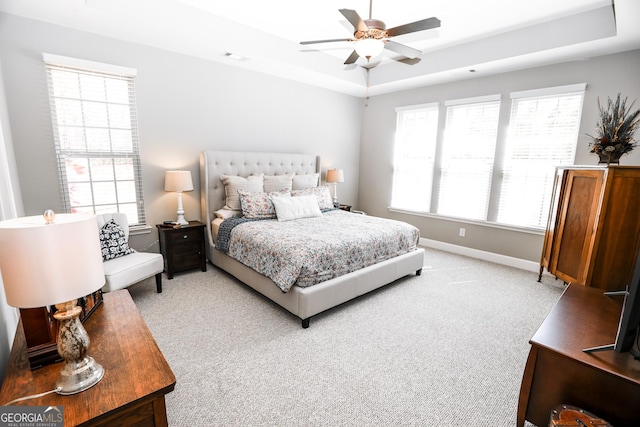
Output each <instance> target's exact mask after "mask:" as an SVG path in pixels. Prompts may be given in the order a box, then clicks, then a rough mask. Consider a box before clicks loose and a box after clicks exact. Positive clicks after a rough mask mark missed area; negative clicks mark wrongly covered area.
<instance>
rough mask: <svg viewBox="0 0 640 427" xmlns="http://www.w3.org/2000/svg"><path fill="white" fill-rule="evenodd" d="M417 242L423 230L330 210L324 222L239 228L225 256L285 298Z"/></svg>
mask: <svg viewBox="0 0 640 427" xmlns="http://www.w3.org/2000/svg"><path fill="white" fill-rule="evenodd" d="M212 225H213V228H214V229H215V228H216V225H215V223H214V224H212ZM218 225H219V224H218ZM418 239H419V230H418V229H417V228H416V227H414V226H412V225H410V224H407V223H405V222H401V221H395V220H391V219H385V218H378V217H373V216H367V215H358V214H354V213H350V212H345V211H342V210H332V211H328V212H324V213H323V215H322V216H321V217H314V218H302V219H296V220H293V221H278V220H277V219H265V220H260V221H250V222H244V223H241V224H238V225H237V226H235V227H234V228H233V229H232V231H231V233H230V237H229V242H228V252H226V253H227V254H228V255H229V256H230V257H232V258H234V259H235V260H237V261H239V262H241V263H242V264H244V265H246V266H248V267H250V268H252V269H253V270H255V271H257V272H258V273H260V274H262V275H264V276H266V277H268V278H270V279H271V280H272V281H273V282H274V283H275V284H276V285H277V286H278V287H279V288H280V290H281V291H282V292H287V291H289V290H290V289H291V287H292V286H294V285H295V286H299V287H303V288H304V287H309V286H312V285H315V284H317V283H321V282H324V281H327V280H330V279H333V278H336V277H339V276H342V275H344V274H347V273H351V272H354V271H356V270H360V269H362V268H365V267H368V266H371V265H374V264H377V263H379V262H382V261H385V260H388V259H390V258H394V257H396V256H399V255H402V254H406V253H408V252H411V251H413V250H415V249H416V247H417V244H418Z"/></svg>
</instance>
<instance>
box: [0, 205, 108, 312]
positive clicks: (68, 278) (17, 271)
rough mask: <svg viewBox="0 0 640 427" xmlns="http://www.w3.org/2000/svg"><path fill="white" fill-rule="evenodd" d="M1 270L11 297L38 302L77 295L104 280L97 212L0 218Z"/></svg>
mask: <svg viewBox="0 0 640 427" xmlns="http://www.w3.org/2000/svg"><path fill="white" fill-rule="evenodd" d="M0 273H1V274H2V282H3V283H4V288H5V293H6V296H7V302H8V303H9V304H10V305H12V306H14V307H19V308H37V307H44V306H48V305H54V304H60V303H63V302H67V301H73V300H76V299H78V298H81V297H84V296H86V295H89V294H90V293H92V292H94V291H96V290H98V289H100V288H101V287H102V286H104V283H105V278H104V267H103V265H102V253H101V250H100V237H99V235H98V222H97V220H96V218H95V216H94V215H88V214H59V215H56V216H55V220H54V223H52V224H47V223H46V222H45V219H44V218H43V217H42V216H30V217H23V218H16V219H10V220H7V221H1V222H0Z"/></svg>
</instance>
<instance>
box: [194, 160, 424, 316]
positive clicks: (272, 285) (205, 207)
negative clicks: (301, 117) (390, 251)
mask: <svg viewBox="0 0 640 427" xmlns="http://www.w3.org/2000/svg"><path fill="white" fill-rule="evenodd" d="M320 173H321V170H320V158H319V157H318V156H314V155H308V154H291V153H266V152H265V153H261V152H234V151H204V152H201V153H200V193H201V194H200V197H201V201H200V202H201V203H200V206H201V210H202V212H201V215H202V220H203V222H205V223H206V234H207V244H206V251H207V259H209V261H210V262H211V263H212V264H213V265H215V266H217V267H218V268H220V269H222V270H224V271H226V272H228V273H229V274H231V275H232V276H234V277H236V278H237V279H238V280H240V281H241V282H243V283H244V284H246V285H248V286H249V287H251V288H253V289H254V290H256V291H257V292H259V293H260V294H262V295H264V296H265V297H267V298H268V299H270V300H271V301H273V302H275V303H276V304H278V305H280V306H281V307H282V308H284V309H286V310H287V311H289V312H290V313H292V314H294V315H295V316H297V317H299V318H300V319H301V321H302V327H303V328H307V327H309V321H310V318H311V317H312V316H314V315H316V314H318V313H321V312H323V311H326V310H328V309H331V308H333V307H336V306H338V305H340V304H342V303H344V302H347V301H349V300H351V299H354V298H357V297H358V296H361V295H363V294H366V293H368V292H370V291H372V290H374V289H377V288H380V287H382V286H384V285H387V284H389V283H391V282H393V281H395V280H397V279H399V278H402V277H404V276H407V275H409V274H413V273H415V274H416V275H420V273H421V271H422V266H423V263H424V250H423V249H421V248H418V247H417V239H415V241H414V242H413V244H412V245H411V247H407V248H403V249H398V254H397V255H393V256H391V257H390V258H388V259H383V257H382V256H380V254H378V255H377V257H378V258H375V257H374V258H375V259H376V261H374V262H375V263H373V264H372V265H367V266H364V267H363V268H360V267H358V266H357V265H356V266H355V267H354V268H357V270H355V271H347V272H345V271H337V272H332V273H330V274H329V275H325V276H322V275H320V278H319V279H317V280H319V281H320V282H319V283H311V282H309V283H306V284H305V283H303V282H304V281H303V279H301V278H298V279H296V280H294V282H293V283H290V281H289V282H288V281H287V279H286V277H275V278H274V279H272V278H270V277H268V276H269V274H268V273H265V274H261V273H260V272H259V271H263V272H265V271H266V272H269V271H272V270H277V269H274V268H273V265H271V266H270V267H269V268H266V269H261V265H259V266H257V267H256V266H254V267H253V268H252V267H249V266H247V265H245V264H244V263H243V262H244V260H243V262H240V261H238V260H236V259H234V258H233V257H232V256H231V254H232V252H231V251H230V248H232V246H229V247H226V246H224V245H221V244H220V241H222V242H223V243H224V239H222V238H220V240H218V243H219V246H218V247H216V239H218V234H219V233H222V235H224V236H232V237H230V239H233V238H236V240H237V239H238V238H237V237H236V236H239V235H241V234H240V233H241V232H240V231H236V230H241V227H252V228H250V230H251V232H250V233H249V234H252V233H257V232H258V231H260V232H263V231H264V232H267V230H266V229H269V228H271V227H270V226H268V225H267V223H269V222H272V223H273V224H274V225H279V224H280V221H278V220H277V219H268V220H266V221H261V220H255V221H254V220H248V219H246V218H245V219H244V220H243V219H239V220H236V219H233V220H232V219H224V220H223V219H221V218H218V217H219V216H220V212H221V211H224V212H226V209H227V208H229V206H228V204H231V202H233V203H236V201H235V200H234V201H231V202H230V201H229V200H228V198H227V196H228V195H227V194H226V192H225V184H227V187H228V189H229V188H232V187H231V186H229V185H228V184H229V180H232V179H236V177H238V178H237V179H239V180H242V179H252V178H253V177H255V176H265V177H266V178H271V179H273V178H278V177H281V176H287V175H289V176H291V175H293V177H295V178H296V179H297V180H298V188H306V187H305V185H310V184H309V179H310V178H311V177H314V176H315V177H316V179H317V181H316V184H315V186H318V184H319V183H320V182H319V179H318V178H317V177H319V176H321V175H320ZM249 177H251V178H249ZM266 178H265V179H266ZM223 179H224V181H223ZM264 182H265V184H264V188H265V190H266V188H267V184H266V183H267V181H266V180H265V181H264ZM300 186H302V187H300ZM313 186H314V185H312V187H313ZM318 187H323V186H318ZM233 188H235V187H233ZM294 188H296V187H295V182H294ZM317 190H318V191H321V190H323V189H322V188H318V189H317ZM303 191H307V190H303ZM308 191H312V190H308ZM235 192H236V191H234V193H235ZM238 193H242V194H243V195H244V196H247V197H249V196H248V195H247V194H248V193H250V191H245V192H242V191H239V192H238ZM293 193H295V191H294V192H293ZM316 193H317V194H319V193H318V192H316ZM269 194H274V193H269ZM308 198H309V197H301V198H295V197H293V198H292V199H297V201H300V202H302V199H305V200H307V199H308ZM273 200H274V204H275V201H276V200H277V201H278V202H279V204H278V207H280V206H281V204H280V202H284V203H286V202H288V199H286V198H285V199H283V198H281V197H277V198H273ZM319 200H321V199H319ZM243 202H244V199H243ZM319 204H320V207H323V206H322V203H319ZM232 207H233V206H232ZM236 208H237V207H236ZM324 208H325V209H323V210H322V217H326V218H329V217H331V218H338V217H339V218H340V220H341V221H347V222H348V223H349V224H350V225H348V227H349V228H354V227H355V228H356V229H357V230H359V228H357V227H361V226H365V225H361V224H360V223H358V222H357V219H358V218H357V217H359V218H360V219H361V220H365V221H364V223H366V224H368V226H369V227H374V228H378V229H379V230H393V228H391V226H399V225H402V224H404V226H406V228H409V229H411V228H414V229H415V227H412V226H409V225H408V224H406V223H402V222H399V221H393V220H387V219H382V218H375V217H367V216H364V215H359V214H356V213H349V212H345V211H341V210H336V209H326V206H324ZM216 212H218V214H217V215H216ZM279 212H281V211H279ZM314 212H315V211H314ZM314 216H316V215H315V213H314ZM258 219H260V218H258ZM322 220H323V218H315V217H314V218H310V219H301V220H295V221H289V223H290V224H296V225H298V223H303V222H305V221H322ZM232 221H238V222H240V223H242V224H240V225H237V226H234V227H235V228H230V227H228V228H230V229H231V231H229V229H227V230H226V232H223V228H224V226H225V225H226V224H225V225H222V224H224V223H227V224H230V223H231V222H232ZM375 221H383V222H384V223H382V224H383V226H381V225H380V224H379V223H378V224H377V225H376V223H375ZM361 222H362V221H361ZM283 224H284V223H283ZM317 224H319V222H318V223H314V225H313V227H316V226H317ZM261 229H264V230H261ZM415 230H416V233H417V229H415ZM358 232H359V231H358ZM290 233H292V232H290ZM343 234H344V235H347V234H348V233H346V232H345V233H340V232H339V231H337V230H335V232H334V235H335V236H342V235H343ZM396 234H397V233H396V232H391V234H389V232H388V233H387V235H386V236H385V237H384V238H380V237H379V238H378V240H394V239H395V237H394V236H395V235H396ZM214 236H215V238H214ZM418 237H419V236H418ZM407 239H408V238H403V240H405V241H406V240H407ZM316 240H317V239H316ZM400 240H402V239H400ZM262 241H276V239H268V238H266V239H265V238H263V239H262ZM394 242H395V240H394ZM398 244H400V243H398ZM242 247H243V250H242V251H239V252H251V251H250V250H249V249H248V248H250V247H251V244H248V241H244V244H243V246H242ZM236 252H238V251H236ZM248 256H249V257H251V253H249V254H248ZM253 258H258V257H256V256H255V254H254V256H253ZM359 258H360V257H359ZM362 258H364V256H362ZM377 259H380V261H377ZM327 261H328V262H332V260H327ZM367 262H371V261H370V260H369V261H367ZM306 263H307V261H302V262H301V264H302V265H303V267H304V265H306ZM342 264H345V263H342V262H337V263H336V262H334V263H333V267H331V268H333V269H335V270H340V268H337V267H336V265H339V266H342ZM363 265H364V264H363ZM336 275H337V277H333V276H336ZM325 279H326V280H325ZM309 280H311V279H309ZM284 282H287V283H284ZM296 282H300V285H299V284H298V283H296Z"/></svg>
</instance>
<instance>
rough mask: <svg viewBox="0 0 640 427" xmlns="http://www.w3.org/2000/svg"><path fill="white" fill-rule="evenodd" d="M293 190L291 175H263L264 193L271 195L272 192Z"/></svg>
mask: <svg viewBox="0 0 640 427" xmlns="http://www.w3.org/2000/svg"><path fill="white" fill-rule="evenodd" d="M292 188H293V174H292V173H290V174H286V175H265V176H264V192H265V193H273V192H274V191H282V190H289V191H291V189H292Z"/></svg>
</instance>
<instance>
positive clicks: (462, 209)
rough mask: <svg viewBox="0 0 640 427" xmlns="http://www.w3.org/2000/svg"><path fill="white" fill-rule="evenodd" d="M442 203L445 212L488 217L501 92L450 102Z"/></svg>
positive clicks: (439, 195) (444, 146)
mask: <svg viewBox="0 0 640 427" xmlns="http://www.w3.org/2000/svg"><path fill="white" fill-rule="evenodd" d="M445 105H447V125H446V131H445V137H444V143H443V147H442V162H441V166H440V186H439V189H438V207H437V210H436V212H437V213H439V214H441V215H446V216H453V217H460V218H468V219H477V220H484V219H486V218H487V207H488V206H489V190H490V188H491V174H492V171H493V158H494V155H495V150H496V136H497V133H498V115H499V114H500V98H499V97H497V96H492V97H487V98H477V99H470V100H466V99H465V100H459V101H451V102H447V103H446V104H445Z"/></svg>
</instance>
